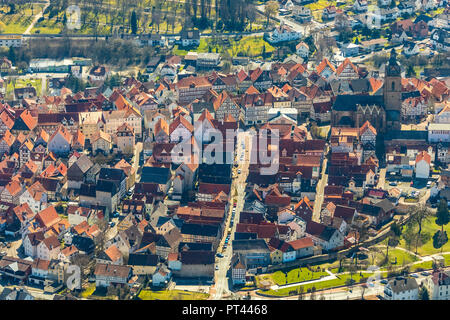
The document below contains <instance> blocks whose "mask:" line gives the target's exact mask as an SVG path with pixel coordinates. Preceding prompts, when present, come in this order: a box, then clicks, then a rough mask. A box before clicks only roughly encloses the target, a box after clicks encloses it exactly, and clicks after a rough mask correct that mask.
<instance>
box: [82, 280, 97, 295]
mask: <svg viewBox="0 0 450 320" xmlns="http://www.w3.org/2000/svg"><path fill="white" fill-rule="evenodd" d="M94 291H95V283H90V284H89V285H88V287H87V288H86V289H84V290H83V291H82V292H81V297H82V298H88V297H90V296H91V295H92V294H93V293H94Z"/></svg>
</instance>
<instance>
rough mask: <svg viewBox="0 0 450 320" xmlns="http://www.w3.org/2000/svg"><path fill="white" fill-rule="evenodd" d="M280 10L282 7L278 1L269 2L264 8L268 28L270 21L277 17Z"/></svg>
mask: <svg viewBox="0 0 450 320" xmlns="http://www.w3.org/2000/svg"><path fill="white" fill-rule="evenodd" d="M279 8H280V5H279V4H278V2H276V1H269V2H267V3H266V5H265V6H264V15H265V16H266V18H267V22H266V24H267V26H268V25H269V20H270V18H271V17H272V16H274V15H276V14H277V12H278V10H279Z"/></svg>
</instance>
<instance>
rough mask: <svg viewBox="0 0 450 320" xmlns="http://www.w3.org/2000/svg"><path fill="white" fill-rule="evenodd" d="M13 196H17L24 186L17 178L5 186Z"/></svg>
mask: <svg viewBox="0 0 450 320" xmlns="http://www.w3.org/2000/svg"><path fill="white" fill-rule="evenodd" d="M5 188H6V190H8V192H9V194H10V195H11V196H16V195H18V194H19V192H20V191H22V186H21V185H20V183H19V182H17V181H16V180H13V181H11V182H10V183H8V184H7V185H6V186H5Z"/></svg>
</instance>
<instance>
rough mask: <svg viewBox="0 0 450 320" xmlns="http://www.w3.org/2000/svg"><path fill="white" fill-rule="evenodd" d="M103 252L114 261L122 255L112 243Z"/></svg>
mask: <svg viewBox="0 0 450 320" xmlns="http://www.w3.org/2000/svg"><path fill="white" fill-rule="evenodd" d="M105 254H106V255H107V256H108V258H109V259H110V260H111V261H112V262H116V261H118V260H119V259H120V258H121V257H122V253H121V252H120V251H119V249H118V248H117V247H116V245H114V244H113V245H111V246H110V247H109V248H108V249H106V250H105Z"/></svg>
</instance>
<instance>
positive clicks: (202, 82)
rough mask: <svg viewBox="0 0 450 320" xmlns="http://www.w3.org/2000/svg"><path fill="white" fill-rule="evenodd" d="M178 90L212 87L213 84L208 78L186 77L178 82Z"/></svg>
mask: <svg viewBox="0 0 450 320" xmlns="http://www.w3.org/2000/svg"><path fill="white" fill-rule="evenodd" d="M177 86H178V88H189V87H190V86H193V87H210V86H211V83H210V82H209V81H208V77H194V76H190V77H186V78H183V79H181V80H180V81H178V83H177Z"/></svg>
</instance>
